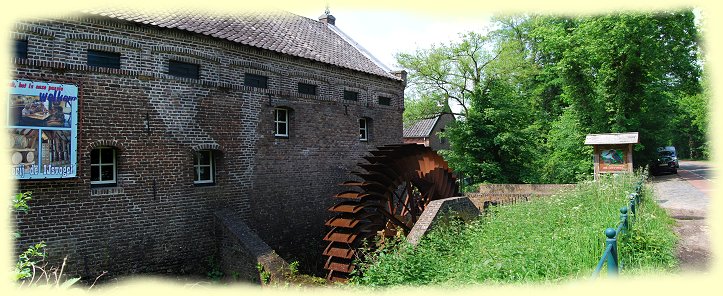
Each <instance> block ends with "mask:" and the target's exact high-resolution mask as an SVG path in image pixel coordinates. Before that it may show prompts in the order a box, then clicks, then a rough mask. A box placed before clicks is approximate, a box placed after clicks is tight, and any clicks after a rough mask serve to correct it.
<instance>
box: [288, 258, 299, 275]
mask: <svg viewBox="0 0 723 296" xmlns="http://www.w3.org/2000/svg"><path fill="white" fill-rule="evenodd" d="M289 273H290V274H291V275H297V274H299V261H293V262H291V263H289Z"/></svg>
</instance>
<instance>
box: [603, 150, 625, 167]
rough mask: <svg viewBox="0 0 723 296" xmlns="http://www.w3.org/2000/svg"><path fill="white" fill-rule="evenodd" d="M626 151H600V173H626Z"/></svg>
mask: <svg viewBox="0 0 723 296" xmlns="http://www.w3.org/2000/svg"><path fill="white" fill-rule="evenodd" d="M625 158H626V157H625V150H623V149H603V150H601V151H600V171H608V172H609V171H625V170H627V162H626V161H625Z"/></svg>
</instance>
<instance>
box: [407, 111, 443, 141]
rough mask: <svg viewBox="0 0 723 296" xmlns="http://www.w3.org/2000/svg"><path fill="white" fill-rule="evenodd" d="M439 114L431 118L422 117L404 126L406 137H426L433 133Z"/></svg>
mask: <svg viewBox="0 0 723 296" xmlns="http://www.w3.org/2000/svg"><path fill="white" fill-rule="evenodd" d="M437 120H439V116H437V117H435V118H430V119H421V120H419V121H416V122H414V123H413V124H411V125H409V126H405V127H404V132H403V135H404V137H405V138H426V137H429V134H431V133H432V129H433V128H434V125H435V124H437Z"/></svg>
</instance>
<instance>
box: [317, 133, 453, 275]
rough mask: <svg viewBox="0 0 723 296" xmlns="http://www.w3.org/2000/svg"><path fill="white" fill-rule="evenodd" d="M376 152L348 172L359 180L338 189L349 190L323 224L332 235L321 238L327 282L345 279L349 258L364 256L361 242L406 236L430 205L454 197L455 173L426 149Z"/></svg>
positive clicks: (350, 268)
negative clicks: (360, 169)
mask: <svg viewBox="0 0 723 296" xmlns="http://www.w3.org/2000/svg"><path fill="white" fill-rule="evenodd" d="M377 149H378V150H372V151H370V154H371V156H366V157H364V159H365V160H366V162H365V163H360V164H358V167H359V168H362V169H363V171H361V172H352V174H354V175H356V176H358V177H359V178H361V179H362V181H347V182H344V183H342V184H340V185H342V186H344V187H347V188H348V189H354V190H346V191H343V192H341V193H339V194H337V195H336V196H335V198H336V199H337V200H338V201H339V202H337V204H336V205H334V206H332V207H331V208H329V211H331V212H332V213H334V217H332V218H331V219H329V220H327V221H326V225H327V226H328V227H331V230H330V231H329V233H327V235H326V236H325V237H324V240H325V241H327V242H328V245H327V247H326V249H325V250H324V253H323V255H324V256H326V257H328V258H327V260H326V262H325V264H324V268H325V269H327V270H328V274H327V279H329V280H333V281H345V280H346V279H347V278H348V277H349V273H351V272H352V271H353V270H354V269H355V265H354V262H353V261H352V260H351V259H352V258H357V257H359V256H362V255H363V254H364V252H357V250H358V249H359V248H361V247H363V245H364V244H363V242H364V241H369V240H371V239H374V236H382V237H389V236H394V235H396V233H397V232H398V231H403V232H404V233H409V231H411V228H412V227H413V225H414V224H415V223H416V222H417V220H418V219H419V216H420V215H421V214H422V213H423V212H424V209H425V208H426V207H427V205H428V204H429V202H430V201H432V200H435V199H440V198H447V197H450V196H454V195H456V194H457V189H458V185H457V184H456V178H455V176H454V174H452V172H451V171H450V170H449V168H448V166H447V163H446V162H445V161H444V160H443V159H442V158H441V157H440V156H439V155H437V154H436V153H435V152H434V151H432V150H431V149H429V148H428V147H424V146H422V145H416V144H397V145H387V146H382V147H378V148H377ZM357 188H358V189H361V190H356V189H357ZM400 229H401V230H400ZM379 241H380V242H381V243H383V242H384V239H381V240H379ZM368 247H370V248H372V249H374V248H376V247H378V246H376V244H372V245H371V246H368ZM357 259H358V258H357Z"/></svg>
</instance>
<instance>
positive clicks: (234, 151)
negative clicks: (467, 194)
mask: <svg viewBox="0 0 723 296" xmlns="http://www.w3.org/2000/svg"><path fill="white" fill-rule="evenodd" d="M12 37H13V38H14V39H19V40H27V41H28V58H27V59H16V60H14V69H13V74H14V76H15V77H16V78H18V79H29V80H36V81H47V82H60V83H73V84H78V85H79V86H80V90H79V92H80V110H79V127H78V133H79V135H78V166H79V169H78V177H77V178H73V179H55V180H22V181H19V182H17V184H18V186H19V188H18V190H20V191H32V193H33V200H32V202H31V204H30V205H31V210H30V212H29V213H28V214H20V215H18V216H17V221H18V224H17V225H18V229H19V230H20V231H21V233H22V237H21V239H20V240H19V241H18V245H17V247H18V250H19V249H21V248H25V247H26V246H27V245H28V244H30V243H33V242H38V241H45V242H46V243H47V245H48V247H47V248H48V251H49V254H50V260H51V261H54V262H59V261H60V260H62V258H63V257H64V256H68V262H69V265H68V266H67V267H66V271H67V272H68V274H79V275H83V276H89V277H94V276H97V275H98V274H100V273H101V272H102V271H109V272H110V275H113V274H122V273H129V272H152V273H158V272H170V273H204V271H205V270H206V269H207V268H208V267H207V266H206V265H207V264H206V261H207V258H208V257H210V256H216V255H217V254H216V251H215V248H214V247H213V246H214V244H215V235H214V233H215V230H214V227H213V225H214V223H213V212H214V211H216V210H218V209H229V210H232V211H233V212H234V213H235V215H237V217H238V218H239V219H242V221H244V222H245V223H247V224H248V225H249V226H250V227H251V229H253V230H254V231H255V232H256V233H257V234H258V236H259V237H261V238H262V239H263V240H264V241H266V242H267V243H268V244H269V246H270V247H271V248H273V249H276V250H278V253H279V254H280V255H282V256H283V257H284V258H285V259H287V260H289V261H291V260H299V261H301V263H302V268H304V267H306V268H311V269H313V268H314V266H313V265H314V264H317V261H319V260H320V258H321V256H320V253H321V251H320V248H321V247H322V245H323V242H322V241H321V238H322V237H323V232H324V230H325V229H324V226H323V222H324V220H325V219H326V218H327V217H328V213H327V211H326V208H327V207H328V206H329V205H330V204H331V203H332V200H331V198H330V197H331V196H332V195H333V194H334V193H336V192H337V191H338V189H339V188H338V187H337V185H336V184H338V183H340V182H342V181H344V180H346V179H347V178H348V175H347V174H348V172H349V170H350V169H351V168H353V167H354V165H355V163H356V162H357V161H358V160H359V159H360V157H361V156H362V155H364V154H365V153H366V151H367V150H368V149H369V148H370V147H372V146H379V145H384V144H392V143H400V142H401V138H402V123H401V117H402V110H403V90H404V86H403V83H402V81H397V80H392V79H388V78H383V77H378V76H374V75H369V74H363V73H360V72H355V71H351V70H348V69H343V68H339V67H334V66H330V65H327V64H323V63H319V62H314V61H310V60H306V59H302V58H295V57H290V56H285V55H281V54H278V53H274V52H269V51H264V50H258V49H254V48H250V47H247V46H242V45H239V44H236V43H233V42H229V41H224V40H217V39H213V38H209V37H207V36H204V35H200V34H192V33H186V32H182V31H179V30H169V29H163V28H158V27H153V26H143V25H135V24H131V23H128V22H122V21H113V20H109V19H104V18H94V17H93V18H91V17H70V18H67V19H62V20H35V21H27V22H21V23H18V24H16V26H15V27H14V30H13V33H12ZM87 49H97V50H105V51H113V52H119V53H120V54H121V69H108V68H98V67H89V66H87V65H86V59H87V57H86V52H87ZM168 59H177V60H182V61H188V62H192V63H197V64H199V65H200V79H188V78H178V77H174V76H171V75H168V74H167V73H168V69H167V67H168V66H167V64H168V63H167V61H168ZM243 73H254V74H260V75H266V76H268V77H269V80H268V83H269V88H268V89H260V88H254V87H247V86H244V85H243ZM298 82H306V83H313V84H317V85H318V95H317V96H310V95H302V94H298V93H297V89H296V87H297V84H298ZM345 89H350V90H355V91H358V92H359V93H360V98H359V100H358V101H345V100H343V99H342V93H343V91H344V90H345ZM379 95H383V96H387V97H391V98H392V102H391V105H390V106H384V105H379V104H378V103H377V99H376V98H377V96H379ZM276 106H284V107H288V108H291V109H292V112H291V120H290V126H291V135H290V137H289V138H288V139H280V138H275V137H274V136H273V129H272V124H273V117H272V116H273V113H272V112H273V108H274V107H276ZM146 117H147V118H148V119H149V127H150V128H149V129H148V130H146V128H145V122H144V121H145V119H146ZM362 117H367V118H369V122H370V128H371V131H370V140H369V141H368V142H360V141H359V140H358V133H359V130H358V119H359V118H362ZM96 147H114V148H115V149H116V151H117V181H118V183H117V186H116V187H113V188H103V189H99V188H91V186H90V180H89V179H90V176H89V175H90V171H89V164H90V159H89V156H90V152H91V150H92V149H94V148H96ZM202 149H212V150H213V151H214V153H215V155H214V157H215V163H216V174H215V175H216V182H215V184H214V185H213V186H194V184H193V173H194V167H193V153H194V151H196V150H202ZM318 264H321V262H318Z"/></svg>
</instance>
